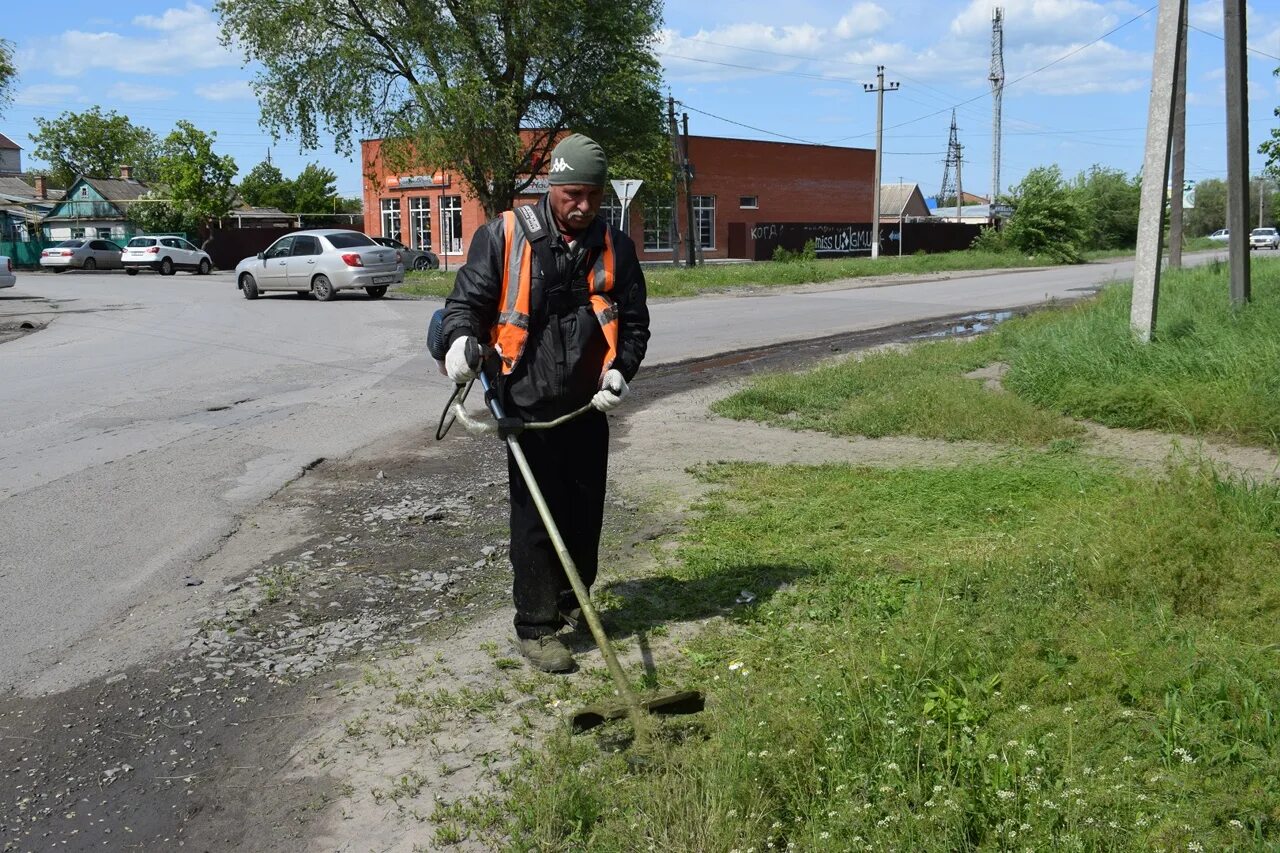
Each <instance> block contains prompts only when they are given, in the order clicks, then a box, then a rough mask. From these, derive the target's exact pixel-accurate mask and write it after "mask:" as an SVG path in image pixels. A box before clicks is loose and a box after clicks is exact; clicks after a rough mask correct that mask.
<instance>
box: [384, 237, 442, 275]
mask: <svg viewBox="0 0 1280 853" xmlns="http://www.w3.org/2000/svg"><path fill="white" fill-rule="evenodd" d="M372 239H373V242H375V243H377V244H378V245H379V246H386V247H387V248H388V249H395V250H396V251H398V252H399V253H400V257H402V258H403V259H404V268H405V269H407V270H438V269H440V258H438V257H437V256H436V253H435V252H433V251H431V250H430V249H410V248H409V247H408V246H406V245H405V244H404V243H401V242H400V241H399V240H393V239H391V238H390V237H374V238H372Z"/></svg>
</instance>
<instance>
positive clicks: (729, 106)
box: [0, 0, 1280, 195]
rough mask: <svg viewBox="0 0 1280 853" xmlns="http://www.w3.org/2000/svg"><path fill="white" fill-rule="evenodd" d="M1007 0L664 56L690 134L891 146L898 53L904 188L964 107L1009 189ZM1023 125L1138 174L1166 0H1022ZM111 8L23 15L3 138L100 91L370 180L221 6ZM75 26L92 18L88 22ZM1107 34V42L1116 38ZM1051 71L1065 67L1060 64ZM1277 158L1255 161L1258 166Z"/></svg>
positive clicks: (1205, 33)
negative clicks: (1002, 79)
mask: <svg viewBox="0 0 1280 853" xmlns="http://www.w3.org/2000/svg"><path fill="white" fill-rule="evenodd" d="M993 5H995V4H994V3H992V2H990V0H974V2H928V1H927V0H895V2H892V3H890V2H888V0H880V1H879V2H873V0H841V1H840V2H835V0H830V2H828V0H789V2H787V3H778V2H776V0H770V1H769V2H763V0H700V2H696V3H691V2H680V0H669V2H668V3H667V7H666V20H665V25H664V26H665V28H664V31H663V34H662V39H661V42H660V44H659V46H658V52H659V55H660V57H661V59H662V62H663V66H664V68H665V76H666V83H667V86H668V87H669V88H670V91H671V94H672V95H674V96H675V98H676V99H677V100H679V101H680V102H682V103H683V104H684V105H685V108H686V109H687V111H688V112H689V113H690V132H692V133H695V134H704V135H716V136H735V137H743V138H754V139H782V138H794V139H801V140H805V141H810V142H822V143H829V144H839V145H852V146H865V147H873V146H874V131H875V97H874V96H873V95H869V94H866V93H864V92H863V88H862V84H863V83H865V82H870V81H873V80H874V79H875V66H876V65H884V66H886V79H888V80H897V81H899V82H900V83H901V88H900V90H899V91H897V92H893V93H889V94H886V96H885V127H886V131H885V151H886V156H885V163H884V171H883V177H884V180H885V182H893V181H897V180H899V179H902V180H905V181H915V182H919V183H920V184H921V185H922V187H923V189H924V190H925V192H926V195H927V194H930V193H931V192H933V191H935V190H936V189H937V186H938V184H939V182H940V181H941V178H942V170H943V166H942V160H943V156H944V152H945V150H946V143H947V133H948V129H949V127H950V122H951V107H952V106H957V105H958V107H957V120H958V124H959V128H960V141H961V143H962V144H963V145H964V146H965V162H964V177H965V188H966V189H967V190H971V191H974V192H978V193H981V194H986V193H987V192H988V190H989V189H990V185H991V155H990V148H991V97H990V85H989V83H988V82H987V74H988V70H989V63H990V19H991V8H992V6H993ZM1002 5H1003V7H1004V17H1005V26H1004V30H1005V74H1006V79H1007V81H1009V83H1008V85H1007V88H1006V90H1005V95H1004V136H1003V152H1004V153H1003V158H1002V160H1003V165H1002V180H1001V184H1002V186H1003V187H1005V188H1007V187H1009V186H1010V185H1012V184H1014V183H1016V182H1017V181H1018V180H1019V179H1021V177H1022V176H1023V175H1024V174H1026V172H1027V170H1029V169H1031V168H1032V167H1034V166H1037V165H1042V164H1047V163H1057V164H1059V165H1060V166H1061V167H1062V169H1063V171H1064V172H1066V173H1067V174H1068V175H1072V174H1075V173H1076V172H1079V171H1081V170H1083V169H1085V168H1087V167H1088V166H1090V165H1091V164H1094V163H1099V164H1102V165H1106V166H1112V167H1115V168H1119V169H1122V170H1124V171H1126V172H1129V173H1133V172H1136V171H1137V170H1138V168H1139V167H1140V165H1141V161H1142V144H1143V139H1144V126H1145V123H1146V111H1147V96H1148V93H1149V87H1150V75H1151V55H1152V48H1153V42H1154V33H1155V18H1156V14H1155V10H1154V5H1155V3H1154V0H1147V2H1138V3H1132V2H1126V0H1117V2H1111V0H1003V3H1002ZM102 8H103V7H102V6H101V4H97V3H94V4H90V3H88V2H83V0H64V2H63V3H62V4H61V5H60V6H59V9H58V14H57V15H37V14H23V15H18V16H10V18H9V20H8V21H7V23H6V32H5V35H6V36H7V37H8V38H9V39H10V40H12V41H13V42H15V44H16V45H17V48H18V52H17V57H18V65H19V72H20V75H21V76H20V80H19V84H18V87H17V91H16V98H15V102H14V104H13V105H11V106H10V107H9V108H8V110H6V112H5V114H4V116H3V118H0V132H3V133H5V134H6V135H8V136H9V137H11V138H12V139H14V141H16V142H17V143H18V144H19V145H22V146H23V148H24V152H23V153H24V160H23V162H24V165H26V166H28V167H32V166H39V165H40V164H39V163H38V162H37V161H36V160H35V159H34V157H33V156H32V152H31V149H32V148H33V147H34V146H33V143H32V142H31V141H30V139H29V134H30V133H32V132H33V131H34V130H35V122H34V119H35V118H36V117H50V118H51V117H55V116H57V115H58V114H59V113H61V112H62V111H63V110H82V109H86V108H88V107H89V106H91V105H93V104H99V105H101V106H102V107H103V108H105V109H115V110H117V111H118V112H121V113H124V114H126V115H128V116H129V117H130V118H131V120H133V121H134V122H135V123H138V124H143V125H146V126H148V127H150V128H152V129H153V130H154V131H156V132H157V133H158V134H160V135H164V134H165V133H167V132H168V131H169V130H170V129H171V128H172V127H173V125H174V123H175V122H176V121H178V120H179V119H187V120H190V121H193V122H194V123H195V124H196V125H197V126H199V127H201V128H203V129H205V130H210V131H216V132H217V134H218V143H217V144H218V148H219V149H220V151H221V152H222V153H225V154H230V155H232V156H233V157H234V158H235V160H236V163H237V164H238V165H239V167H240V172H241V175H243V174H245V173H247V172H248V171H249V170H250V169H251V168H253V166H254V165H256V164H257V163H258V162H260V161H261V160H262V159H263V158H264V157H265V156H266V153H267V150H268V149H270V150H271V152H272V158H273V160H274V161H275V162H276V163H277V165H279V166H280V167H281V168H282V169H283V170H284V172H285V173H286V174H287V175H293V174H296V173H297V172H298V171H299V170H300V169H301V168H302V167H303V166H304V165H305V164H306V163H307V162H313V161H314V162H319V163H322V164H324V165H326V166H328V167H330V168H332V169H333V170H334V171H335V172H336V173H337V175H338V189H339V191H340V192H341V193H342V194H344V195H358V194H359V192H360V170H359V167H358V165H357V163H356V160H355V158H354V157H345V156H342V155H339V154H335V153H334V152H333V151H332V146H331V145H325V146H322V148H321V150H319V151H312V152H307V151H301V150H300V148H299V145H298V143H297V141H296V140H293V139H288V138H286V139H281V140H279V141H278V142H273V141H272V139H271V137H270V135H269V134H268V133H267V132H266V131H265V130H263V129H262V128H261V127H260V126H259V124H258V111H257V104H256V102H255V101H254V98H253V93H252V91H251V89H250V88H249V85H248V81H249V80H250V79H251V77H252V75H253V73H254V69H253V67H252V66H249V67H246V66H245V64H244V61H243V57H241V56H239V55H237V54H236V52H235V51H234V50H228V49H225V48H223V47H222V46H221V45H220V44H219V43H218V27H217V20H216V17H215V16H214V14H213V12H212V9H211V4H209V3H196V2H190V3H186V4H185V5H184V4H182V3H180V2H173V0H169V1H168V2H165V1H164V0H131V2H129V3H127V4H122V5H121V6H118V7H116V8H117V9H127V11H122V12H120V13H119V14H117V15H114V16H111V17H107V16H104V15H103V13H102ZM1221 10H1222V2H1221V0H1208V2H1197V1H1196V0H1193V2H1192V3H1191V23H1192V27H1193V29H1192V31H1191V35H1190V42H1189V44H1190V72H1189V74H1188V83H1189V86H1188V91H1189V95H1188V108H1187V122H1188V137H1187V174H1188V177H1189V178H1191V179H1193V180H1197V179H1203V178H1211V177H1225V174H1226V164H1225V159H1224V155H1223V150H1224V148H1225V138H1226V128H1225V123H1224V120H1225V115H1224V109H1225V108H1224V105H1223V43H1222V40H1221V37H1220V36H1221V32H1222V21H1221V14H1222V11H1221ZM64 22H72V23H70V24H67V23H64ZM1248 23H1249V36H1248V40H1249V45H1250V47H1251V48H1252V49H1253V51H1254V52H1251V53H1250V54H1249V75H1250V103H1249V109H1250V146H1251V148H1255V149H1256V147H1257V143H1258V142H1259V141H1260V140H1262V139H1264V138H1266V137H1267V136H1268V135H1269V133H1270V130H1271V129H1272V128H1275V127H1277V126H1280V125H1278V123H1277V120H1276V118H1275V116H1274V114H1273V109H1274V108H1275V107H1276V106H1278V105H1280V81H1278V80H1277V78H1276V77H1275V76H1274V75H1273V74H1272V71H1273V70H1274V69H1275V68H1276V67H1277V65H1280V59H1277V58H1276V57H1280V2H1277V0H1268V2H1259V3H1255V4H1252V5H1251V6H1250V7H1249V12H1248ZM1104 36H1105V37H1104ZM1045 66H1048V67H1045ZM1261 165H1262V162H1261V158H1260V157H1258V156H1257V155H1254V158H1253V164H1252V166H1253V170H1254V171H1257V170H1258V169H1259V168H1260V167H1261Z"/></svg>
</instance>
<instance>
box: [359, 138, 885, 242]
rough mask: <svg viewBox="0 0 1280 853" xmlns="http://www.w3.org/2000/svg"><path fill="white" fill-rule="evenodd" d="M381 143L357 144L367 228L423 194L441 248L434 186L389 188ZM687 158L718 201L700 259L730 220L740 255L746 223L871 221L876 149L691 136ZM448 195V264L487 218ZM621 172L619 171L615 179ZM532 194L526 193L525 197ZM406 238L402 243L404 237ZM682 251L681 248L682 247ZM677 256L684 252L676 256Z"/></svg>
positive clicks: (376, 229)
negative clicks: (454, 249)
mask: <svg viewBox="0 0 1280 853" xmlns="http://www.w3.org/2000/svg"><path fill="white" fill-rule="evenodd" d="M380 149H381V142H380V140H376V139H375V140H366V141H364V142H362V143H361V161H362V162H363V163H364V173H365V174H364V176H363V177H364V210H365V214H364V215H365V231H366V233H368V234H372V235H375V236H385V235H382V199H383V198H400V199H401V202H400V215H401V222H402V228H403V231H404V236H408V232H409V199H410V198H412V197H414V196H427V197H429V198H431V199H432V202H431V211H432V222H431V227H432V237H433V239H434V241H435V244H436V247H437V248H436V251H437V252H438V251H439V249H438V247H439V236H440V225H439V221H438V220H439V211H440V207H439V197H440V189H439V187H432V188H430V189H407V190H403V189H399V188H396V187H393V186H392V185H391V184H392V182H391V181H389V178H394V177H396V176H395V175H389V174H388V173H387V171H386V170H385V169H384V167H383V164H382V158H381V155H380ZM689 159H690V161H691V162H692V163H693V166H694V170H695V179H694V182H693V193H694V194H695V195H712V196H715V199H716V215H715V232H716V234H715V248H714V249H708V250H705V251H704V253H703V256H704V257H707V258H724V257H727V256H728V254H727V252H728V246H729V224H730V223H731V222H732V223H739V222H740V223H744V224H745V225H746V229H747V243H746V252H745V254H746V256H747V257H750V256H751V254H752V245H751V239H750V230H751V226H753V225H755V224H756V223H759V222H871V221H872V211H871V207H872V181H873V179H874V175H875V152H874V151H873V150H870V149H866V148H834V147H828V146H820V145H803V144H798V143H790V142H756V141H752V140H745V139H723V138H720V137H712V136H690V137H689ZM448 177H449V185H448V186H447V187H446V188H445V190H444V192H445V194H446V195H461V196H462V197H463V202H462V204H463V208H462V248H463V253H462V255H450V256H449V257H448V258H447V259H446V258H445V257H443V256H442V257H441V260H442V261H445V260H447V261H448V263H449V265H450V266H451V267H452V266H456V265H458V264H460V263H461V262H462V261H463V260H465V255H466V249H467V246H468V245H470V241H471V235H472V233H474V231H475V230H476V229H477V228H479V227H480V226H481V225H483V224H484V222H485V216H484V211H483V209H482V208H481V207H480V204H479V203H478V202H477V201H475V200H474V199H472V198H470V197H469V196H468V193H467V189H466V187H465V184H464V183H463V182H462V181H461V180H460V179H458V178H457V177H456V176H448ZM617 177H625V176H617ZM742 196H756V197H757V199H758V202H759V207H758V208H756V209H754V210H752V209H741V208H740V207H739V199H740V198H741V197H742ZM532 198H534V197H531V198H530V200H531V199H532ZM677 208H678V209H677V211H676V216H677V221H678V223H679V227H680V231H681V233H682V234H683V233H685V227H686V224H685V220H686V216H685V201H684V197H683V195H682V196H681V197H680V199H679V203H678V204H677ZM643 220H644V214H643V210H640V209H639V208H637V209H635V210H633V212H632V214H631V234H632V236H633V238H634V239H635V240H636V244H637V246H638V247H642V246H643V237H644V221H643ZM405 242H408V241H407V240H406V241H405ZM682 251H683V250H682ZM640 257H641V259H642V260H669V259H670V258H671V251H670V250H669V249H664V250H662V251H658V252H644V251H641V254H640ZM682 257H683V254H682Z"/></svg>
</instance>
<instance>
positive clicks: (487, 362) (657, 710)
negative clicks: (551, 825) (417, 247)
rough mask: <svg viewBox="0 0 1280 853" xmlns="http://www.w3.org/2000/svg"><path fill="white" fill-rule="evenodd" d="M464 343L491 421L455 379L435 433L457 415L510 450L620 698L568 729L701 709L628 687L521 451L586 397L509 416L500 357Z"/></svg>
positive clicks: (699, 702)
mask: <svg viewBox="0 0 1280 853" xmlns="http://www.w3.org/2000/svg"><path fill="white" fill-rule="evenodd" d="M442 314H443V312H442V311H436V313H435V315H434V316H433V317H432V318H431V328H430V330H429V332H428V334H427V348H428V349H429V350H430V352H431V355H432V357H434V358H435V359H436V361H437V362H443V361H444V357H445V350H446V347H445V344H444V341H443V340H442V335H441V333H440V329H441V325H440V324H441V317H442ZM469 343H470V344H471V345H470V346H469V347H468V349H467V353H466V355H467V362H468V364H469V365H470V366H471V368H472V369H473V370H474V371H475V372H476V375H477V377H478V378H479V380H480V385H481V387H482V388H483V389H484V399H485V404H486V406H487V408H488V409H489V413H490V414H492V415H493V423H488V422H485V421H480V420H478V419H476V418H474V417H472V416H471V415H470V414H468V413H467V411H466V409H465V408H464V406H463V403H464V402H465V400H466V398H467V394H468V392H469V391H470V390H471V383H470V382H468V383H465V384H460V385H458V386H457V387H456V388H454V392H453V395H452V396H451V397H450V398H449V402H448V403H447V404H446V406H445V410H444V412H443V413H442V414H441V416H440V425H439V426H438V427H437V429H436V439H437V440H439V439H443V438H444V436H445V435H446V434H447V433H448V432H449V428H450V427H451V426H452V425H453V421H454V419H455V418H456V419H457V420H460V421H462V423H463V425H464V426H466V427H467V428H468V429H469V430H472V431H475V432H487V433H493V432H496V433H497V434H498V437H499V438H501V439H502V440H503V441H505V442H506V444H507V448H508V449H509V450H510V451H511V457H512V458H513V459H514V460H515V462H516V467H517V468H519V469H520V475H521V476H522V477H524V481H525V484H526V485H527V486H528V488H529V494H530V495H531V496H532V497H533V502H534V505H535V506H537V508H538V515H539V516H540V517H541V518H542V523H543V525H544V526H545V527H546V529H547V534H548V535H549V536H550V537H551V543H552V545H553V546H554V547H555V549H556V554H557V555H558V556H559V557H560V563H561V565H563V566H564V573H565V576H566V577H568V579H569V584H570V585H571V586H572V587H573V594H574V595H575V596H577V599H578V606H579V607H580V608H581V609H582V616H583V619H585V620H586V623H587V627H589V628H590V629H591V636H592V637H593V638H594V639H595V641H596V647H597V648H599V649H600V654H601V655H602V656H603V657H604V662H605V665H606V666H607V667H608V669H609V675H610V676H611V677H612V678H613V684H614V688H615V689H616V691H617V694H618V696H619V697H620V698H621V700H622V701H621V702H620V703H605V704H599V705H593V706H589V707H586V708H582V709H581V710H579V711H577V712H576V713H574V714H573V716H572V717H571V718H570V722H571V724H572V726H573V730H574V731H577V732H582V731H586V730H587V729H591V728H594V727H595V726H598V725H600V724H602V723H604V722H605V721H606V720H614V719H619V718H621V717H623V716H626V717H628V718H629V719H630V721H631V727H632V729H634V731H635V733H636V737H637V739H641V738H643V737H645V735H646V733H647V731H648V726H647V725H646V722H647V720H646V717H645V715H646V713H648V714H696V713H697V712H699V711H701V710H702V709H703V707H704V705H705V699H704V697H703V695H702V693H700V692H698V691H696V690H685V691H679V692H668V693H658V694H649V695H646V696H645V697H643V698H641V697H640V696H638V695H637V694H636V692H635V691H634V690H632V689H631V682H629V681H628V680H627V676H626V673H624V672H623V671H622V665H621V664H620V663H618V656H617V654H615V652H614V650H613V644H612V643H610V642H609V636H608V634H606V633H605V630H604V626H603V625H602V624H601V622H600V615H599V613H597V612H596V608H595V605H593V604H592V603H591V594H590V592H589V590H588V589H587V587H586V584H584V583H583V582H582V577H581V575H579V574H578V567H577V566H576V565H575V564H574V562H573V557H572V556H571V555H570V554H569V549H568V548H567V547H566V546H565V544H564V539H563V538H561V536H560V530H559V529H558V528H557V527H556V523H555V520H554V519H553V518H552V515H551V508H550V507H548V506H547V502H546V499H545V498H544V497H543V496H542V489H540V488H539V487H538V482H537V480H535V479H534V476H533V471H532V470H531V469H530V467H529V462H528V460H526V459H525V455H524V451H523V450H522V449H521V447H520V440H519V437H520V433H522V432H523V431H525V430H537V429H551V428H553V427H556V426H559V425H560V424H562V423H565V422H566V421H570V420H572V419H573V418H576V417H578V416H579V415H581V414H584V413H585V412H588V411H590V410H591V404H590V403H588V404H586V405H585V406H582V407H581V408H579V409H576V410H574V411H572V412H570V413H569V414H567V415H564V416H563V417H560V418H557V419H555V420H553V421H543V422H529V421H524V420H522V419H520V418H509V417H507V416H506V414H505V412H504V411H503V408H502V403H501V401H500V400H499V399H498V394H497V393H496V391H495V388H494V383H493V380H491V379H490V377H489V374H490V371H492V372H493V373H494V375H497V373H498V369H499V368H498V364H499V363H500V361H499V356H498V354H497V352H496V351H495V350H493V349H492V348H490V347H481V346H480V345H479V344H478V343H476V342H475V341H474V340H473V341H471V342H469Z"/></svg>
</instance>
